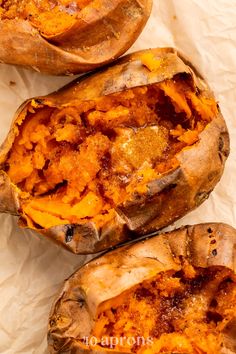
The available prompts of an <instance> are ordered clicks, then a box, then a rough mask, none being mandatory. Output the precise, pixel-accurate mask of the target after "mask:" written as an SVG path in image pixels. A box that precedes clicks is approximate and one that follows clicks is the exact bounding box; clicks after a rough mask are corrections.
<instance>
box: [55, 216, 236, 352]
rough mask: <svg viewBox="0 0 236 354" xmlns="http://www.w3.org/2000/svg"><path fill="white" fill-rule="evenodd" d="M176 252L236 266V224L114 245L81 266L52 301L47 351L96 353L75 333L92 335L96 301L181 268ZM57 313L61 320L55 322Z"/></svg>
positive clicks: (204, 263)
mask: <svg viewBox="0 0 236 354" xmlns="http://www.w3.org/2000/svg"><path fill="white" fill-rule="evenodd" d="M213 239H214V240H215V241H216V243H214V245H212V243H211V241H212V240H213ZM213 249H214V250H216V251H217V252H212V251H213ZM179 257H183V258H184V259H187V260H188V261H189V263H190V264H192V265H193V266H194V267H201V268H207V267H210V266H225V267H228V268H230V269H231V270H233V271H234V272H236V262H235V260H236V230H235V229H233V228H232V227H231V226H228V225H225V224H220V223H219V224H218V223H209V224H208V223H207V224H200V225H194V226H186V227H183V228H181V229H178V230H174V231H172V232H170V233H166V234H161V235H158V236H155V237H152V238H150V239H146V240H145V241H140V242H137V243H133V244H130V245H126V246H124V247H121V248H118V249H116V250H114V251H111V252H109V253H107V254H105V255H103V256H101V257H100V258H96V259H94V260H93V261H91V262H90V263H88V264H87V265H85V266H83V267H82V268H80V269H79V270H78V271H77V272H76V273H74V274H73V275H72V276H71V277H70V278H69V279H68V280H67V281H66V282H65V284H64V286H63V288H62V290H61V292H60V295H59V296H58V298H57V300H56V301H55V303H54V305H53V307H52V310H51V314H50V318H49V328H48V342H49V349H50V353H61V354H62V353H67V354H69V353H73V354H79V353H99V349H98V350H96V348H95V350H94V351H93V350H88V349H87V350H85V349H84V348H81V346H80V344H79V343H78V342H76V340H74V339H73V338H75V337H77V338H79V337H80V338H82V337H83V336H85V337H86V336H89V335H90V333H91V329H92V327H93V324H94V319H95V315H96V311H97V308H98V306H99V305H100V304H101V303H103V302H104V301H107V300H109V299H112V298H114V297H116V296H118V295H120V294H121V293H122V292H124V291H125V290H128V289H130V288H131V287H133V286H135V285H137V284H139V283H141V282H143V281H144V280H147V279H150V278H152V277H153V276H154V275H156V274H158V273H159V272H163V271H168V270H176V271H178V270H180V267H181V266H180V264H179V263H178V259H179ZM68 299H70V301H68ZM57 316H60V317H61V318H62V319H63V318H64V322H63V320H62V321H61V324H58V323H59V322H58V321H56V319H57V318H58V317H57ZM234 330H235V325H234ZM231 331H233V329H232V328H231ZM101 353H106V351H102V352H101ZM107 353H108V352H107Z"/></svg>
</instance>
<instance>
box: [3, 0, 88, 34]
mask: <svg viewBox="0 0 236 354" xmlns="http://www.w3.org/2000/svg"><path fill="white" fill-rule="evenodd" d="M91 2H92V0H77V1H71V0H58V1H57V0H53V1H47V0H42V1H36V0H29V1H28V0H6V1H2V3H0V5H1V7H0V15H1V18H2V19H14V18H21V19H24V20H28V21H29V22H30V23H32V24H33V25H34V26H35V27H36V28H37V29H38V30H39V31H40V32H41V33H43V34H44V35H46V36H51V35H55V34H58V33H61V32H63V31H66V30H67V29H68V28H70V27H71V26H72V25H73V24H74V23H75V22H76V19H77V16H78V14H79V12H80V10H81V9H83V8H84V7H86V6H87V5H89V4H90V3H91Z"/></svg>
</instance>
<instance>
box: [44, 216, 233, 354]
mask: <svg viewBox="0 0 236 354" xmlns="http://www.w3.org/2000/svg"><path fill="white" fill-rule="evenodd" d="M235 259H236V230H235V229H233V228H232V227H230V226H228V225H225V224H216V223H214V224H201V225H195V226H187V227H184V228H181V229H178V230H175V231H172V232H170V233H167V234H161V235H159V236H155V237H153V238H150V239H147V240H145V241H140V242H138V243H135V244H131V245H126V246H124V247H122V248H118V249H116V250H115V251H112V252H109V253H107V254H105V255H103V256H101V257H100V258H96V259H95V260H93V261H91V262H90V263H88V264H86V265H85V266H83V267H82V268H81V269H79V270H78V271H77V272H76V273H75V274H73V275H72V276H71V277H70V278H69V279H68V280H67V281H66V282H65V284H64V286H63V288H62V291H61V293H60V295H59V297H58V298H57V300H56V302H55V304H54V305H53V308H52V311H51V314H50V319H49V333H48V340H49V349H50V352H51V353H61V354H62V353H67V354H70V353H73V354H77V353H97V354H98V353H100V354H102V353H113V352H114V353H121V352H122V353H124V352H125V353H138V354H157V353H188V354H201V353H202V354H204V353H205V354H219V353H236V336H235V333H236V332H235V331H236V263H235ZM226 348H228V349H227V350H228V351H227V350H226Z"/></svg>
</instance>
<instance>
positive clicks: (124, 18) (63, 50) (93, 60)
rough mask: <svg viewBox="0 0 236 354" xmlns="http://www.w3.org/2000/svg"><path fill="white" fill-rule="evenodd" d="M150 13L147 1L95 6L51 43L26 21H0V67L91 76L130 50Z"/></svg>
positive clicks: (103, 0)
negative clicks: (19, 67) (90, 74)
mask: <svg viewBox="0 0 236 354" xmlns="http://www.w3.org/2000/svg"><path fill="white" fill-rule="evenodd" d="M151 8H152V0H112V1H111V0H95V1H94V2H93V3H92V4H91V5H88V6H87V7H86V8H84V9H83V10H82V11H81V12H80V15H79V18H78V20H77V21H76V23H75V24H74V25H73V26H72V27H71V28H69V29H68V30H66V31H65V32H64V33H61V34H58V35H54V36H51V37H50V38H46V37H45V36H43V34H41V33H40V32H39V31H38V30H37V29H36V28H35V27H33V26H32V25H31V23H30V22H29V21H27V20H23V19H14V20H7V19H4V20H0V61H1V62H3V63H7V64H14V65H21V66H24V67H27V68H31V69H34V70H36V71H39V72H44V73H47V74H53V75H70V74H78V73H81V72H86V71H90V70H93V69H95V68H97V67H99V66H102V65H104V64H107V63H109V62H111V61H113V60H114V59H116V58H118V57H119V56H120V55H122V54H123V53H125V52H126V51H127V50H128V49H129V48H130V47H131V45H132V44H133V43H134V42H135V40H136V39H137V38H138V36H139V34H140V33H141V31H142V30H143V28H144V26H145V24H146V22H147V20H148V18H149V16H150V13H151Z"/></svg>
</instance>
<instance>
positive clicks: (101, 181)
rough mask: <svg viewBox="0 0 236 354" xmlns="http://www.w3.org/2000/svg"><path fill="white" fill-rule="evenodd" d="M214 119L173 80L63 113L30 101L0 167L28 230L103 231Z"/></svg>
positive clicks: (207, 102)
mask: <svg viewBox="0 0 236 354" xmlns="http://www.w3.org/2000/svg"><path fill="white" fill-rule="evenodd" d="M216 114H217V105H216V102H215V101H214V100H212V99H209V98H206V97H204V96H203V95H201V94H199V93H197V92H195V91H194V89H193V88H192V86H191V84H190V83H188V82H186V78H185V79H184V80H183V78H181V77H180V76H178V77H176V79H175V80H167V81H165V82H162V83H160V84H153V85H149V86H144V87H137V88H134V89H130V90H126V91H123V92H119V93H115V94H111V95H109V96H105V97H100V98H97V99H95V100H93V101H83V102H78V101H77V102H76V103H71V104H67V105H66V107H49V106H45V105H43V104H41V103H40V102H35V101H34V100H32V102H31V105H30V107H29V108H28V113H27V115H26V117H25V118H24V120H23V122H22V123H21V124H20V126H19V134H18V136H17V138H16V139H15V142H14V144H13V146H12V149H11V151H10V154H9V157H8V160H7V163H6V168H5V170H6V172H7V173H8V175H9V177H10V179H11V181H12V183H14V184H16V185H17V186H18V188H19V190H20V192H21V193H20V198H21V208H22V211H23V214H24V216H25V218H26V219H27V222H28V226H30V227H32V226H33V225H34V226H35V225H37V227H39V228H49V227H53V226H56V225H61V224H67V223H85V222H87V221H93V222H94V223H95V224H96V225H97V226H99V227H100V226H103V225H104V224H105V223H106V222H108V221H109V220H110V219H112V218H113V217H114V213H115V208H116V207H117V206H118V205H119V204H121V203H123V202H125V201H127V200H131V199H132V196H133V195H134V194H137V193H139V194H145V193H146V192H147V184H148V183H149V182H151V181H153V180H155V179H158V178H160V177H161V175H162V174H163V173H164V172H168V171H170V170H172V169H175V168H177V167H178V165H179V162H178V159H177V157H176V154H177V153H178V152H180V151H181V150H182V149H184V148H186V147H189V146H192V145H194V144H195V143H197V142H198V140H199V134H200V133H201V132H202V131H203V130H204V129H205V127H206V125H207V124H208V123H209V122H210V121H211V120H212V119H213V118H214V116H215V115H216Z"/></svg>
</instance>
